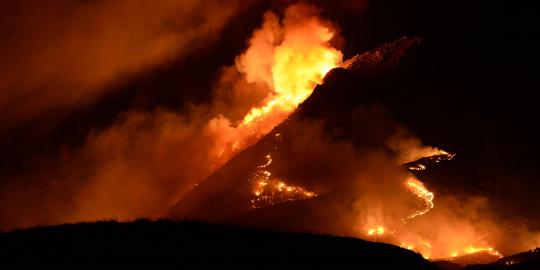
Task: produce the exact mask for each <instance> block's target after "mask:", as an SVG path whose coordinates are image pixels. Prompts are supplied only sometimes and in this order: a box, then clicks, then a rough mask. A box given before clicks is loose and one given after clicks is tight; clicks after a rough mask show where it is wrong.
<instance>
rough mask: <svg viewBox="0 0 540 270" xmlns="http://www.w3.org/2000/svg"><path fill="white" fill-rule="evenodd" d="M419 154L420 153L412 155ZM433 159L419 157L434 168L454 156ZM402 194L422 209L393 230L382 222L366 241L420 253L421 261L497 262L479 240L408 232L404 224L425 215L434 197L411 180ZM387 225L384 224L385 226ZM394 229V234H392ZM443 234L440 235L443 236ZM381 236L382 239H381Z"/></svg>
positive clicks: (415, 166)
mask: <svg viewBox="0 0 540 270" xmlns="http://www.w3.org/2000/svg"><path fill="white" fill-rule="evenodd" d="M416 152H420V151H416ZM434 153H435V155H434V156H427V157H422V158H421V160H422V161H423V162H425V163H424V164H434V163H438V162H441V161H446V160H451V159H452V158H454V156H455V154H451V153H448V152H446V151H444V150H438V149H437V151H435V152H434ZM424 164H420V163H419V161H414V162H411V163H408V164H407V166H408V168H409V170H412V171H414V170H424V169H426V165H424ZM403 185H404V187H405V190H407V191H408V192H410V193H411V194H413V195H414V196H415V197H417V198H418V199H419V200H420V201H421V202H422V208H421V209H418V210H417V211H415V212H414V213H412V214H410V215H409V216H406V217H404V218H402V219H401V220H402V221H403V224H401V225H399V224H394V225H393V226H395V228H392V230H388V227H386V226H385V225H384V222H382V223H381V224H379V225H377V226H376V227H371V228H368V229H367V230H366V234H367V236H368V237H370V238H373V239H374V240H382V241H384V242H389V243H393V244H396V245H399V246H400V247H402V248H405V249H409V250H413V251H415V252H418V253H420V254H421V255H422V256H423V257H424V258H426V259H429V258H456V257H460V256H464V255H469V254H474V253H480V252H485V253H487V254H489V255H491V256H494V257H496V258H501V257H502V254H501V253H500V252H499V251H497V250H496V249H495V248H493V247H490V246H489V245H486V243H485V242H484V241H482V240H479V239H480V238H470V237H469V236H463V239H461V236H460V235H455V234H454V235H448V236H445V235H440V236H439V238H438V239H432V238H430V237H426V235H423V232H414V231H411V230H410V229H408V227H407V225H408V221H409V220H412V219H414V218H418V217H420V216H423V215H425V214H426V213H428V212H429V211H430V210H431V209H433V208H434V207H435V203H434V198H435V194H434V193H433V192H432V191H430V190H429V189H427V187H426V186H425V185H424V183H422V181H420V180H418V179H417V178H416V177H414V176H412V175H411V176H410V177H408V178H407V179H406V180H405V182H404V183H403ZM386 225H388V224H386ZM394 229H395V230H394ZM443 234H444V232H443ZM383 235H384V238H381V236H383ZM448 237H450V238H452V239H453V238H454V237H459V238H458V239H459V241H457V242H454V241H447V240H449V239H450V238H448Z"/></svg>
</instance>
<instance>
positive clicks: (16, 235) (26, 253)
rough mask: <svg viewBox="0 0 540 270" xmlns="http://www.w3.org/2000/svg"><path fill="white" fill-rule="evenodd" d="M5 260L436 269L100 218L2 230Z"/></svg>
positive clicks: (392, 254) (172, 225) (336, 245)
mask: <svg viewBox="0 0 540 270" xmlns="http://www.w3.org/2000/svg"><path fill="white" fill-rule="evenodd" d="M0 254H1V255H0V261H1V263H2V264H6V263H8V264H9V263H17V264H47V263H77V264H92V263H120V264H135V263H181V264H183V263H189V264H193V263H195V264H221V265H227V264H250V265H251V264H253V266H256V265H258V266H260V265H269V264H272V265H273V264H277V265H285V266H286V265H290V264H291V263H297V264H302V265H313V264H321V263H325V264H334V265H336V264H350V265H358V266H377V267H390V266H395V265H404V266H407V268H409V267H410V268H411V269H436V268H434V266H433V265H431V264H430V263H429V262H428V261H426V260H424V259H423V258H422V257H421V256H419V255H418V254H415V253H414V252H411V251H408V250H404V249H401V248H399V247H395V246H392V245H388V244H382V243H372V242H367V241H363V240H359V239H353V238H344V237H333V236H321V235H313V234H301V233H283V232H275V231H263V230H255V229H244V228H240V227H235V226H229V225H217V224H209V223H200V222H190V221H183V222H173V221H155V222H150V221H144V220H140V221H135V222H130V223H117V222H114V221H110V222H97V223H80V224H70V225H59V226H52V227H39V228H34V229H28V230H19V231H13V232H9V233H2V234H0Z"/></svg>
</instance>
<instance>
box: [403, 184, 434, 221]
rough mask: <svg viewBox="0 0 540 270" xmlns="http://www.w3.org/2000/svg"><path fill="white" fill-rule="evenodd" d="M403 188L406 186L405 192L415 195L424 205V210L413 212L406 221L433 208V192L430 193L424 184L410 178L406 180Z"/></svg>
mask: <svg viewBox="0 0 540 270" xmlns="http://www.w3.org/2000/svg"><path fill="white" fill-rule="evenodd" d="M405 186H406V188H407V190H409V191H410V192H412V193H413V194H415V195H416V196H417V197H418V198H420V199H421V200H422V201H423V202H424V204H425V208H424V209H422V210H418V211H416V212H414V213H413V214H412V215H410V216H408V217H407V219H411V218H415V217H418V216H421V215H423V214H425V213H427V212H429V210H431V209H433V207H434V206H435V205H434V204H433V198H434V195H433V192H430V191H429V190H428V189H427V188H426V187H425V186H424V183H422V182H420V181H419V180H418V179H416V178H412V177H411V178H409V179H407V181H406V182H405Z"/></svg>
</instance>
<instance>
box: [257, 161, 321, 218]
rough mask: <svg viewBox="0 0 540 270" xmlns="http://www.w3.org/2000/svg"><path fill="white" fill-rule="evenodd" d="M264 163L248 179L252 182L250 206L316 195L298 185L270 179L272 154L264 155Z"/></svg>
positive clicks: (266, 204) (267, 204)
mask: <svg viewBox="0 0 540 270" xmlns="http://www.w3.org/2000/svg"><path fill="white" fill-rule="evenodd" d="M265 159H266V160H265V163H264V164H262V165H260V166H258V167H257V170H256V171H255V173H254V174H253V176H252V177H251V179H250V180H249V182H251V183H252V187H253V188H252V192H253V195H255V198H253V199H251V200H250V202H251V208H260V207H262V206H269V205H273V204H276V203H280V202H285V201H293V200H298V199H308V198H311V197H314V196H316V195H317V194H316V193H315V192H313V191H308V190H306V189H304V188H302V187H300V186H294V185H289V184H286V183H285V182H284V181H282V180H278V179H270V177H271V176H272V173H271V172H270V171H269V170H268V166H270V164H272V156H271V155H270V154H267V155H266V156H265Z"/></svg>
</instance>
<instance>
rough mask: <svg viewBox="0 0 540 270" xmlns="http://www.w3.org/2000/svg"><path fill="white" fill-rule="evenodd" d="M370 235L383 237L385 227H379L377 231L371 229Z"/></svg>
mask: <svg viewBox="0 0 540 270" xmlns="http://www.w3.org/2000/svg"><path fill="white" fill-rule="evenodd" d="M367 234H368V235H375V234H377V235H383V234H384V227H383V226H377V228H375V229H369V230H368V232H367Z"/></svg>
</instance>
